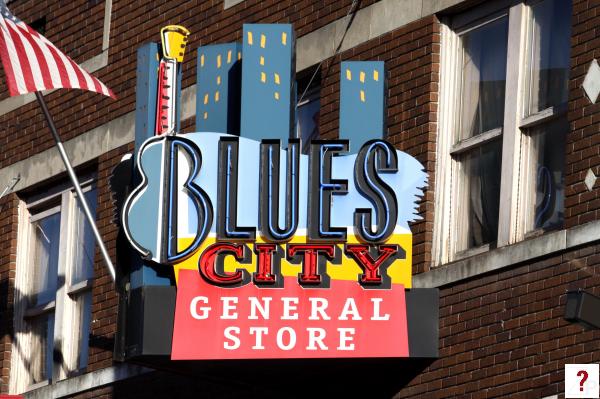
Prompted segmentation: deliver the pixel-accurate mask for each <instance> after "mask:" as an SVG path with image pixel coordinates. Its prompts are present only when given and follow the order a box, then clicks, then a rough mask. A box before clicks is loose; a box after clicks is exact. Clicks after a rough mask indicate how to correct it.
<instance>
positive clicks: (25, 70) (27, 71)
mask: <svg viewBox="0 0 600 399" xmlns="http://www.w3.org/2000/svg"><path fill="white" fill-rule="evenodd" d="M6 30H7V35H6V38H7V40H9V41H10V43H11V44H12V45H13V48H14V54H15V55H16V58H17V61H18V62H19V68H18V69H16V70H17V71H19V70H20V74H21V75H22V76H23V83H24V86H25V90H27V92H30V91H35V85H34V84H33V76H32V74H31V68H30V67H29V63H28V62H27V55H26V54H25V52H24V50H23V46H22V44H21V41H20V40H17V41H15V34H14V33H13V31H12V30H11V29H10V26H9V24H8V23H7V24H6ZM11 58H13V59H14V58H15V57H11Z"/></svg>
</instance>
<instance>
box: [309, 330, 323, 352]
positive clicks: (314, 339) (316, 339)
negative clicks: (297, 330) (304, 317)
mask: <svg viewBox="0 0 600 399" xmlns="http://www.w3.org/2000/svg"><path fill="white" fill-rule="evenodd" d="M306 331H308V346H307V347H306V349H307V350H309V351H316V350H317V346H316V345H319V349H321V350H324V351H326V350H327V346H326V345H325V344H324V343H323V339H324V338H325V335H327V332H326V331H325V329H324V328H313V327H307V328H306ZM315 344H316V345H315Z"/></svg>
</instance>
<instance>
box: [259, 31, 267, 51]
mask: <svg viewBox="0 0 600 399" xmlns="http://www.w3.org/2000/svg"><path fill="white" fill-rule="evenodd" d="M266 45H267V37H266V36H265V35H263V34H261V35H260V47H262V48H265V46H266Z"/></svg>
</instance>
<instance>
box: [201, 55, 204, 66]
mask: <svg viewBox="0 0 600 399" xmlns="http://www.w3.org/2000/svg"><path fill="white" fill-rule="evenodd" d="M200 66H201V67H203V66H204V54H202V55H201V56H200Z"/></svg>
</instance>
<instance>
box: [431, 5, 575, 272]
mask: <svg viewBox="0 0 600 399" xmlns="http://www.w3.org/2000/svg"><path fill="white" fill-rule="evenodd" d="M541 1H543V0H535V1H522V2H515V1H514V0H513V1H505V2H489V3H485V4H483V5H482V6H480V7H477V8H474V9H473V10H471V11H468V12H466V13H464V14H461V15H460V16H457V17H455V18H454V20H453V21H451V22H450V21H449V20H444V21H442V24H441V38H442V51H441V59H440V63H441V65H440V113H439V123H438V134H437V152H436V154H437V160H436V176H435V182H436V189H435V215H434V232H433V248H432V262H433V266H439V265H442V264H445V263H449V262H452V261H455V260H458V259H462V258H466V257H469V256H473V255H476V254H479V253H483V252H486V251H488V250H490V245H489V244H486V245H483V246H480V247H476V248H470V249H467V250H464V251H460V252H459V251H458V250H457V247H456V243H457V233H456V229H457V225H458V221H457V220H456V219H458V217H457V216H456V213H458V212H456V209H455V208H456V207H455V204H454V203H455V202H456V200H457V198H458V193H457V190H458V184H457V182H456V180H457V178H458V176H459V175H458V173H459V169H458V168H459V165H460V162H459V161H458V160H457V159H456V155H458V154H459V153H462V152H464V151H466V150H468V149H471V148H474V147H476V146H478V145H480V144H481V143H483V142H489V141H490V140H492V139H495V138H497V137H498V136H500V135H501V136H502V171H501V184H500V202H499V203H500V209H499V216H498V238H497V242H496V247H503V246H506V245H510V244H513V243H516V242H518V241H521V240H523V239H525V238H527V237H529V236H532V235H539V234H541V233H542V232H543V231H541V230H534V231H530V232H527V227H528V226H527V225H526V223H527V221H528V220H529V217H528V214H529V213H531V212H533V207H532V205H531V204H529V202H528V198H529V197H530V194H531V193H528V192H527V191H526V190H525V187H529V186H531V181H530V178H529V177H530V176H531V174H530V171H529V154H530V147H529V145H530V136H529V134H528V133H527V130H528V129H531V128H533V127H535V126H539V125H541V124H543V123H546V122H548V121H550V120H552V119H554V118H557V117H559V116H563V115H564V114H565V113H566V107H565V108H557V107H550V108H547V109H544V110H542V111H540V112H537V113H535V114H532V115H527V114H526V108H527V105H528V104H529V103H528V101H529V95H528V91H529V85H528V83H527V82H528V74H529V66H530V62H531V60H530V58H531V48H530V46H531V42H532V41H531V26H532V15H531V6H533V5H535V4H537V3H539V2H541ZM502 15H507V16H508V42H507V43H508V45H507V67H506V90H505V105H504V107H505V108H504V121H503V126H502V128H499V129H494V130H491V131H488V132H485V133H483V134H481V135H478V136H475V137H471V138H468V139H465V140H462V141H460V142H459V143H457V144H455V143H454V140H455V138H454V133H455V126H456V125H457V118H458V113H459V110H460V108H459V106H460V105H459V103H458V101H457V100H456V93H458V92H459V90H460V81H459V75H460V74H459V73H458V72H459V70H458V68H459V63H458V62H459V58H460V54H461V51H459V50H460V38H459V35H460V34H461V33H464V32H465V31H468V30H470V29H474V28H475V27H477V26H481V25H483V24H485V23H489V22H491V21H493V20H495V19H497V18H499V17H501V16H502ZM451 24H452V25H451Z"/></svg>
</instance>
